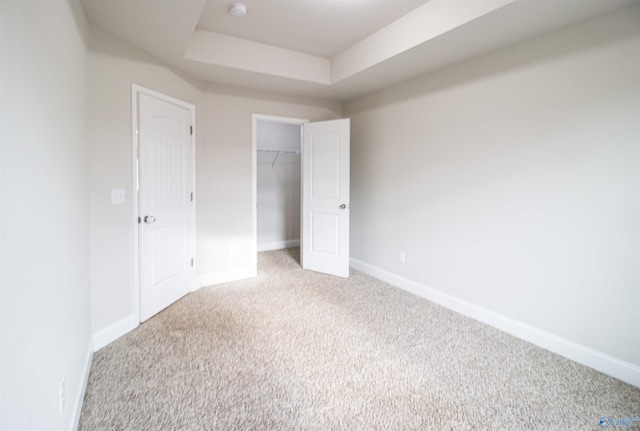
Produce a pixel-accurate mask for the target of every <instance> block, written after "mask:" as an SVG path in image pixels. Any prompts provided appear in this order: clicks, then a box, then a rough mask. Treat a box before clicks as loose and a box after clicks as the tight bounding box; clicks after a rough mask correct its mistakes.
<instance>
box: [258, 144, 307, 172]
mask: <svg viewBox="0 0 640 431" xmlns="http://www.w3.org/2000/svg"><path fill="white" fill-rule="evenodd" d="M257 151H258V152H259V153H276V156H275V157H274V158H273V162H271V167H272V168H273V167H274V166H275V165H276V161H277V160H278V157H279V156H280V154H282V153H284V154H300V150H272V149H263V148H259V149H258V150H257Z"/></svg>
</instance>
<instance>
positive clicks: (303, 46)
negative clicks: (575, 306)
mask: <svg viewBox="0 0 640 431" xmlns="http://www.w3.org/2000/svg"><path fill="white" fill-rule="evenodd" d="M233 1H234V0H82V4H83V6H84V9H85V12H86V15H87V19H88V21H89V23H90V24H91V25H92V26H94V27H97V28H99V29H101V30H103V31H105V32H106V33H108V34H110V35H112V36H114V37H116V38H119V39H121V40H123V41H125V42H127V43H129V44H131V45H133V46H136V47H137V48H139V49H141V50H143V51H146V52H148V53H150V54H152V55H154V56H156V57H158V58H160V59H162V60H164V61H165V62H167V63H168V64H170V65H171V66H173V67H175V68H177V69H180V70H182V71H183V72H186V73H188V74H190V75H192V76H194V77H196V78H198V79H200V80H202V81H205V82H210V83H218V84H228V85H235V86H242V87H249V88H256V89H262V90H268V91H275V92H281V93H288V94H295V95H305V96H314V97H324V98H330V99H335V100H348V99H351V98H354V97H357V96H360V95H362V94H366V93H368V92H371V91H375V90H377V89H380V88H383V87H386V86H389V85H392V84H395V83H397V82H400V81H403V80H406V79H410V78H412V77H416V76H419V75H422V74H424V73H427V72H429V71H432V70H435V69H438V68H441V67H444V66H446V65H448V64H452V63H454V62H457V61H460V60H463V59H465V58H468V57H471V56H474V55H477V54H480V53H483V52H487V51H490V50H494V49H497V48H500V47H502V46H505V45H508V44H511V43H514V42H517V41H520V40H523V39H526V38H529V37H532V36H535V35H538V34H541V33H544V32H548V31H551V30H554V29H557V28H560V27H562V26H565V25H568V24H571V23H574V22H578V21H580V20H584V19H587V18H590V17H593V16H596V15H600V14H604V13H607V12H609V11H612V10H614V9H616V8H620V7H622V6H625V5H629V4H632V3H638V2H639V0H244V1H243V3H244V4H246V5H247V7H248V13H247V15H246V16H245V17H243V18H238V17H234V16H232V15H230V14H229V5H230V4H231V3H233Z"/></svg>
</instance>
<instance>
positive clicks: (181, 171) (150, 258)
mask: <svg viewBox="0 0 640 431" xmlns="http://www.w3.org/2000/svg"><path fill="white" fill-rule="evenodd" d="M191 109H193V107H191ZM191 119H192V111H191V110H190V109H189V108H188V107H185V106H179V105H178V104H174V103H171V102H169V101H165V100H160V99H158V98H155V97H151V96H149V95H146V94H139V95H138V133H139V135H138V137H139V138H138V154H139V159H138V166H139V195H138V199H139V200H138V214H139V219H138V222H139V225H138V226H139V229H138V234H139V265H140V266H139V268H140V321H144V320H147V319H148V318H149V317H151V316H153V315H154V314H156V313H157V312H159V311H161V310H162V309H164V308H165V307H167V306H168V305H170V304H172V303H173V302H175V301H176V300H178V299H179V298H181V297H182V296H184V295H185V294H187V293H188V292H190V291H191V289H192V286H193V282H194V268H193V247H194V240H195V238H194V236H195V223H194V219H195V205H194V202H193V185H194V180H193V172H192V169H193V160H192V155H193V140H192V136H191V134H192V131H193V129H192V122H191Z"/></svg>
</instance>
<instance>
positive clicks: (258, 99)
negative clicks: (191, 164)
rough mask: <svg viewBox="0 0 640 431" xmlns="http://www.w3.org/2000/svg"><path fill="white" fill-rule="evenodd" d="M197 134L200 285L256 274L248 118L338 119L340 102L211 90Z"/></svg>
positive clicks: (226, 89)
mask: <svg viewBox="0 0 640 431" xmlns="http://www.w3.org/2000/svg"><path fill="white" fill-rule="evenodd" d="M202 112H203V116H204V117H205V118H206V121H204V122H201V124H200V127H199V129H198V133H199V135H198V144H197V145H198V156H197V166H196V171H197V175H196V182H197V195H198V201H197V205H196V207H197V215H196V220H197V224H198V233H197V235H198V239H197V241H198V245H197V247H198V248H197V252H196V256H197V259H198V264H197V267H198V274H200V284H201V285H207V284H213V283H216V282H220V281H223V280H227V279H231V278H236V277H242V276H248V275H249V274H251V272H252V271H255V266H254V263H255V254H254V253H253V236H252V235H253V233H252V231H253V223H252V208H251V206H252V172H251V171H252V166H251V159H252V155H253V154H252V115H253V114H262V115H272V116H279V117H290V118H304V119H308V120H311V121H316V120H317V121H319V120H329V119H335V118H340V117H341V116H342V103H340V102H331V101H326V100H319V99H310V98H303V97H294V96H285V95H278V94H274V93H267V92H261V91H254V90H248V89H239V88H230V87H224V86H216V85H211V86H209V87H208V88H207V90H206V93H205V97H204V109H203V110H202Z"/></svg>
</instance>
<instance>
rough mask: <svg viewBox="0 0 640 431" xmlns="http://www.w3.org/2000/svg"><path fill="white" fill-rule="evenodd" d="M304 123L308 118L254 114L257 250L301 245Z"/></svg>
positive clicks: (254, 184) (254, 185)
mask: <svg viewBox="0 0 640 431" xmlns="http://www.w3.org/2000/svg"><path fill="white" fill-rule="evenodd" d="M305 123H308V120H304V119H299V118H286V117H274V116H267V115H257V114H256V115H253V161H254V166H253V198H254V202H253V204H254V206H253V208H254V212H253V215H254V217H253V231H254V235H253V236H254V239H255V241H254V242H255V245H254V246H255V252H256V253H257V252H260V251H267V250H277V249H283V248H290V247H299V246H300V205H301V202H300V198H301V189H300V187H301V175H300V174H301V153H302V151H301V150H302V125H303V124H305ZM254 254H255V253H254ZM256 264H257V261H256Z"/></svg>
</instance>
